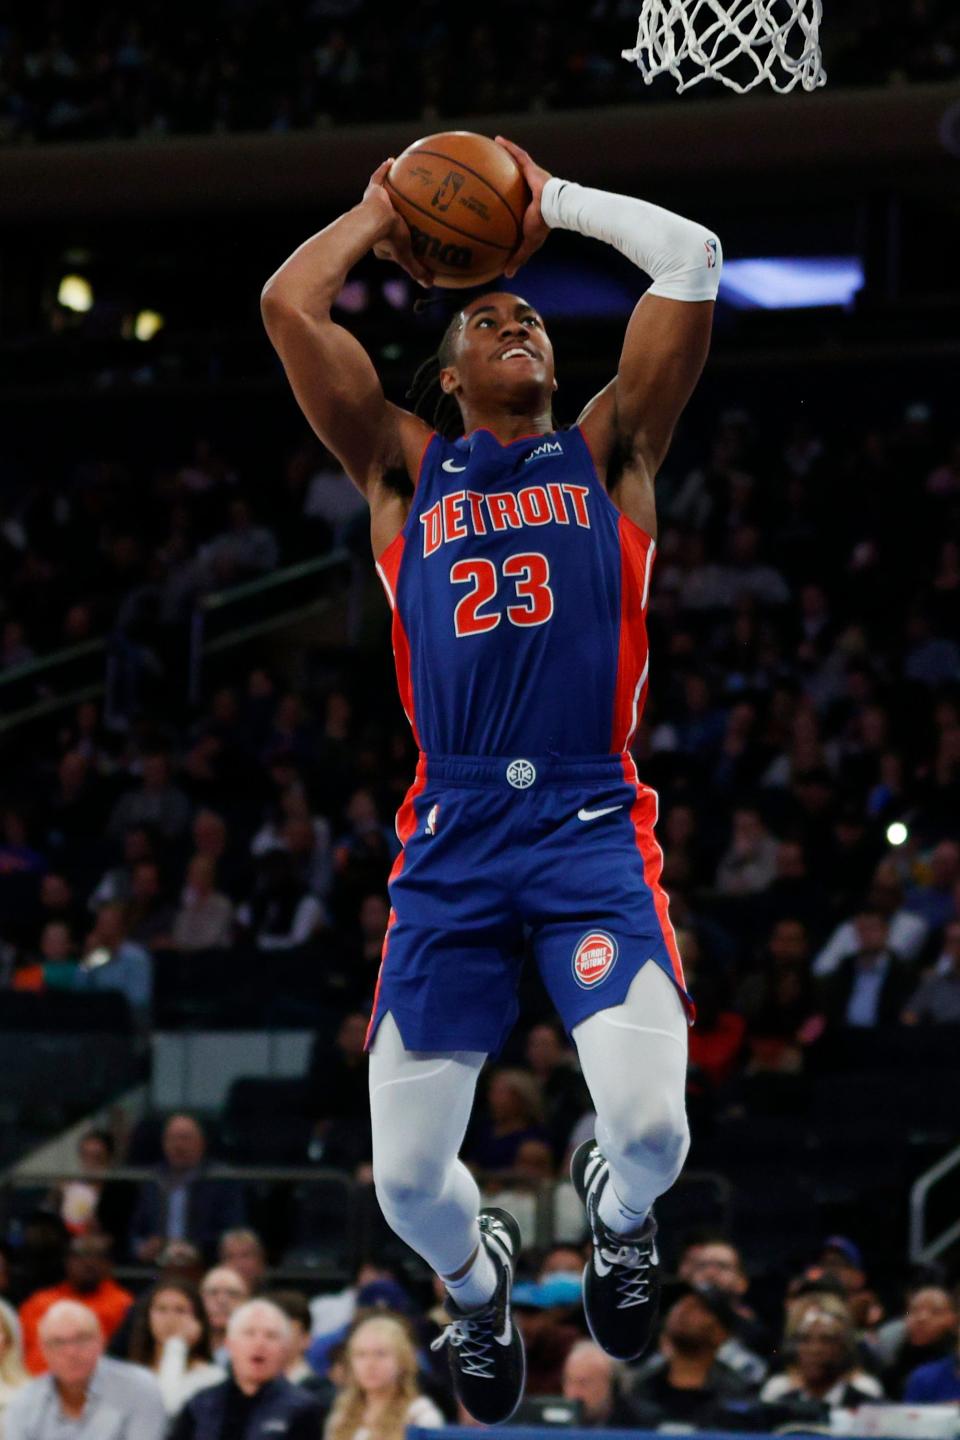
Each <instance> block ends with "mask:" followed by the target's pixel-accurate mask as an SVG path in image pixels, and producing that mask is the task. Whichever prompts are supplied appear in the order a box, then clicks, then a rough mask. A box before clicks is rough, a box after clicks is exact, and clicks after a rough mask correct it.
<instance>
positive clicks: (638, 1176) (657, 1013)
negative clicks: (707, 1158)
mask: <svg viewBox="0 0 960 1440" xmlns="http://www.w3.org/2000/svg"><path fill="white" fill-rule="evenodd" d="M573 1039H574V1041H575V1043H576V1046H577V1051H578V1053H579V1056H580V1064H581V1066H582V1069H583V1075H584V1079H585V1080H586V1082H587V1086H588V1088H589V1090H590V1094H591V1097H592V1099H593V1103H594V1108H595V1110H596V1112H597V1129H596V1141H595V1142H594V1141H587V1142H586V1143H585V1144H584V1145H582V1146H580V1148H579V1149H578V1150H577V1152H576V1154H575V1156H574V1159H573V1166H572V1170H573V1180H574V1184H575V1185H576V1187H577V1189H578V1191H579V1193H580V1196H581V1198H582V1199H583V1201H584V1203H585V1205H586V1207H587V1215H588V1218H589V1221H590V1228H591V1231H592V1234H593V1254H592V1256H591V1259H590V1262H589V1264H588V1265H587V1267H586V1270H585V1271H584V1306H585V1309H586V1314H587V1320H588V1322H589V1324H590V1329H591V1331H592V1333H593V1336H594V1339H595V1340H596V1341H597V1343H598V1344H599V1345H600V1346H601V1347H602V1348H603V1349H604V1350H606V1351H607V1353H608V1354H610V1355H613V1356H615V1357H616V1358H618V1359H623V1360H630V1359H634V1358H636V1357H637V1356H638V1355H641V1354H642V1353H643V1351H644V1350H645V1349H646V1348H647V1346H648V1344H649V1343H650V1340H651V1339H652V1337H653V1331H654V1327H655V1324H656V1318H657V1305H658V1299H659V1277H658V1274H657V1251H656V1222H655V1220H654V1218H653V1214H652V1210H651V1207H652V1205H653V1202H654V1200H656V1198H657V1196H658V1195H662V1194H663V1193H664V1191H666V1190H669V1188H670V1186H671V1185H672V1184H673V1183H674V1181H675V1180H676V1179H677V1176H678V1175H679V1174H680V1171H681V1169H682V1167H683V1162H684V1160H685V1158H686V1154H687V1150H688V1149H689V1145H690V1136H689V1130H688V1128H687V1117H686V1108H685V1103H684V1092H685V1085H686V1071H687V1016H686V1013H685V1011H684V1007H683V1003H682V1001H681V999H680V994H679V992H678V990H677V988H676V986H675V985H674V983H673V982H672V981H671V980H670V979H669V978H668V976H667V975H666V973H665V972H664V970H662V969H661V967H660V966H659V965H657V964H654V963H653V962H652V961H648V962H647V964H645V965H644V966H642V968H641V969H640V970H639V971H638V972H637V974H636V976H635V977H634V979H633V980H632V982H631V984H630V988H629V990H628V991H627V995H626V999H625V1000H624V1002H623V1003H622V1004H619V1005H615V1006H611V1007H609V1008H607V1009H604V1010H598V1011H597V1012H596V1013H595V1014H593V1015H591V1016H590V1017H589V1018H588V1019H586V1020H584V1021H582V1022H581V1023H580V1024H579V1025H577V1026H576V1027H575V1028H574V1030H573Z"/></svg>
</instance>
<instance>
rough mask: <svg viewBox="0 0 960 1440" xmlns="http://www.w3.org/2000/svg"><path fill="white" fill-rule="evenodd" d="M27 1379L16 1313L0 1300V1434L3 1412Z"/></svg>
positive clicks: (11, 1307)
mask: <svg viewBox="0 0 960 1440" xmlns="http://www.w3.org/2000/svg"><path fill="white" fill-rule="evenodd" d="M29 1379H30V1376H29V1375H28V1374H27V1372H26V1370H25V1369H24V1367H23V1341H22V1339H21V1335H20V1321H19V1319H18V1318H17V1312H16V1310H14V1308H13V1306H12V1305H8V1304H7V1302H6V1300H0V1434H2V1433H3V1412H4V1410H6V1408H7V1406H8V1405H9V1404H10V1401H11V1400H12V1399H13V1397H14V1395H15V1394H16V1393H17V1391H18V1390H19V1389H20V1386H21V1385H26V1383H27V1381H28V1380H29Z"/></svg>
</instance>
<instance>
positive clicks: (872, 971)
mask: <svg viewBox="0 0 960 1440" xmlns="http://www.w3.org/2000/svg"><path fill="white" fill-rule="evenodd" d="M854 925H855V933H856V937H857V949H856V950H855V951H854V952H853V954H851V955H848V956H847V957H846V958H845V959H844V960H842V961H841V962H840V964H839V965H838V966H837V968H836V969H835V970H833V971H831V972H830V974H829V975H828V977H827V979H826V980H824V981H823V982H822V984H821V994H822V999H823V1006H824V1010H825V1012H826V1015H827V1018H828V1020H829V1021H830V1023H831V1024H833V1025H848V1026H851V1027H854V1028H857V1029H871V1028H873V1027H874V1026H876V1025H888V1024H892V1023H893V1022H894V1021H896V1020H897V1019H898V1018H899V1016H900V1012H901V1010H902V1009H903V1006H904V1002H905V1001H906V998H907V996H908V995H909V993H910V988H911V986H910V976H909V974H907V973H904V966H903V965H902V964H900V963H899V962H898V959H897V956H896V955H895V954H894V953H893V951H892V950H891V949H890V946H889V934H890V926H889V923H888V921H887V919H886V916H884V915H882V914H881V913H880V912H879V911H878V910H864V911H862V912H861V913H860V914H859V915H858V916H857V918H856V921H855V922H854Z"/></svg>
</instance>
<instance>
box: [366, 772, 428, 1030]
mask: <svg viewBox="0 0 960 1440" xmlns="http://www.w3.org/2000/svg"><path fill="white" fill-rule="evenodd" d="M426 786H427V757H426V755H421V756H420V758H419V760H418V761H417V773H416V776H415V778H414V781H413V784H412V785H411V786H410V789H409V790H408V791H407V793H406V795H405V796H404V798H403V804H402V805H401V806H400V809H399V810H398V811H397V819H396V830H397V838H398V840H399V841H400V854H399V855H398V856H397V858H396V860H394V862H393V865H392V866H391V868H390V878H389V880H388V881H387V884H388V885H390V884H392V883H393V881H394V880H395V879H396V878H397V876H398V875H399V874H400V871H401V870H402V869H403V861H404V847H405V846H406V843H407V841H408V840H410V839H411V838H412V836H413V835H414V834H415V833H416V829H417V812H416V807H415V805H414V801H415V800H416V799H417V797H418V796H420V795H422V794H423V792H424V790H425V789H426ZM396 919H397V912H396V910H394V908H393V906H392V905H391V906H390V915H389V917H388V919H387V929H386V933H385V934H384V937H383V947H382V949H381V951H380V969H379V971H378V972H377V988H376V990H375V991H374V993H373V1009H372V1010H371V1012H370V1023H369V1025H368V1026H367V1036H366V1040H365V1041H364V1044H365V1045H369V1044H370V1041H371V1039H372V1038H373V1037H372V1031H373V1022H374V1020H375V1019H376V1014H377V1005H378V1004H379V1002H380V985H381V982H382V980H383V967H384V965H386V963H387V950H388V949H389V945H390V931H391V930H392V929H393V926H394V924H395V923H396Z"/></svg>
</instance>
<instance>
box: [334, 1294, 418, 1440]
mask: <svg viewBox="0 0 960 1440" xmlns="http://www.w3.org/2000/svg"><path fill="white" fill-rule="evenodd" d="M346 1370H347V1379H346V1384H345V1385H344V1387H343V1389H342V1391H341V1392H340V1394H339V1395H338V1397H337V1399H336V1402H335V1404H334V1407H333V1409H332V1410H331V1412H330V1417H329V1419H328V1420H327V1424H326V1428H325V1429H324V1440H402V1436H403V1434H404V1432H405V1431H406V1428H407V1426H408V1425H422V1426H429V1427H434V1426H438V1425H443V1424H444V1419H443V1416H442V1415H441V1414H440V1411H439V1410H438V1409H437V1407H436V1405H434V1403H433V1401H432V1400H430V1399H428V1398H427V1396H426V1395H422V1394H421V1393H420V1386H419V1384H418V1381H417V1353H416V1350H415V1349H414V1345H413V1341H412V1340H411V1338H410V1332H409V1330H408V1329H407V1327H406V1325H405V1324H404V1323H403V1321H402V1320H399V1319H398V1318H397V1317H396V1316H395V1315H371V1316H369V1317H368V1318H367V1319H365V1320H360V1321H359V1323H358V1324H357V1325H355V1326H354V1329H353V1332H352V1333H351V1335H350V1338H349V1340H348V1341H347V1351H346Z"/></svg>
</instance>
